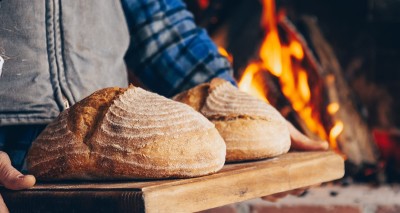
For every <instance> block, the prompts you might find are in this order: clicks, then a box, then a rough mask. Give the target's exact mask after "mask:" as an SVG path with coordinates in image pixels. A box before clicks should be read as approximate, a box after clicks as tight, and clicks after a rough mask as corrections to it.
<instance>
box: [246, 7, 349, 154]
mask: <svg viewBox="0 0 400 213" xmlns="http://www.w3.org/2000/svg"><path fill="white" fill-rule="evenodd" d="M262 2H263V15H262V25H263V26H262V27H263V28H264V29H265V31H266V35H265V37H264V40H263V42H262V44H261V47H260V50H259V61H257V62H252V63H250V64H249V65H248V66H247V68H246V69H245V71H244V73H243V75H242V78H241V80H240V81H239V88H240V89H241V90H243V91H245V92H248V93H250V94H252V95H254V96H255V97H258V98H260V99H262V100H264V101H266V102H268V100H267V94H268V91H265V87H264V86H263V85H264V83H263V82H259V81H257V80H256V79H255V78H254V76H255V74H257V73H259V72H266V71H268V72H270V73H271V74H272V75H274V76H276V77H278V78H279V83H280V86H281V89H282V93H283V94H284V95H285V97H286V98H287V99H288V100H289V101H290V103H291V105H292V108H293V109H294V110H295V111H296V112H297V114H298V115H299V116H300V117H301V118H302V120H304V122H305V124H306V126H307V127H308V128H309V129H310V130H311V131H312V132H313V133H315V134H316V135H318V136H319V137H320V138H322V139H324V140H329V141H330V143H331V146H332V147H333V148H336V147H337V144H336V139H337V137H338V136H339V135H340V133H341V132H342V130H343V128H344V127H343V123H342V122H340V121H337V122H336V123H335V124H334V125H333V127H332V129H330V130H328V129H326V128H325V127H324V125H323V124H322V120H321V116H320V115H319V112H318V111H317V110H318V109H316V107H315V106H313V105H312V103H311V99H312V92H311V89H310V86H309V85H310V84H309V76H308V73H307V71H306V70H305V68H303V67H302V62H303V60H304V58H305V53H304V49H303V46H302V44H301V42H299V41H298V40H296V39H295V38H294V37H293V36H290V35H287V37H288V39H285V41H282V40H281V39H280V37H279V32H278V22H277V19H278V16H277V15H276V12H275V1H273V0H263V1H262ZM338 110H339V104H338V103H331V104H329V105H328V106H327V111H328V112H329V113H330V114H331V115H334V114H335V113H336V112H337V111H338Z"/></svg>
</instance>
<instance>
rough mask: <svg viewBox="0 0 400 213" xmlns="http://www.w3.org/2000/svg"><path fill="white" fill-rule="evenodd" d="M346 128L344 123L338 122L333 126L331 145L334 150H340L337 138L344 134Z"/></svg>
mask: <svg viewBox="0 0 400 213" xmlns="http://www.w3.org/2000/svg"><path fill="white" fill-rule="evenodd" d="M343 128H344V125H343V122H341V121H336V123H335V125H333V127H332V129H331V131H330V132H329V142H330V144H331V147H332V149H334V150H338V145H337V142H336V139H337V137H338V136H339V135H340V133H342V131H343Z"/></svg>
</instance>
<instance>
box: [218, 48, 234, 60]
mask: <svg viewBox="0 0 400 213" xmlns="http://www.w3.org/2000/svg"><path fill="white" fill-rule="evenodd" d="M218 53H219V54H221V55H222V56H224V57H225V58H226V59H228V61H229V62H231V63H232V62H233V56H232V55H231V54H229V53H228V51H226V49H225V48H223V47H218Z"/></svg>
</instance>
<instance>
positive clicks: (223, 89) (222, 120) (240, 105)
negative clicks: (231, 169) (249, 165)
mask: <svg viewBox="0 0 400 213" xmlns="http://www.w3.org/2000/svg"><path fill="white" fill-rule="evenodd" d="M174 100H176V101H180V102H182V103H185V104H188V105H190V106H192V107H193V108H194V109H195V110H197V111H199V112H201V113H202V114H203V115H204V116H206V117H207V118H208V119H209V120H210V121H211V122H213V123H214V124H215V125H216V126H215V127H216V128H217V129H218V131H219V133H220V134H221V136H222V137H223V138H224V140H225V142H226V146H227V153H226V161H227V162H236V161H246V160H256V159H263V158H268V157H274V156H277V155H280V154H283V153H286V152H288V151H289V148H290V135H289V130H288V127H287V123H286V120H285V119H284V118H283V117H282V116H281V114H280V113H279V112H278V111H277V110H276V109H275V108H273V107H272V106H271V105H269V104H267V103H265V102H263V101H261V100H258V99H256V98H254V97H252V96H250V95H248V94H247V93H244V92H242V91H239V90H238V89H237V88H236V87H234V86H233V85H231V84H230V83H229V82H227V81H225V80H223V79H219V78H216V79H213V80H212V81H211V82H210V83H206V84H201V85H199V86H197V87H194V88H192V89H190V90H188V91H185V92H183V93H180V94H178V95H176V96H175V97H174Z"/></svg>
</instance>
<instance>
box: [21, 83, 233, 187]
mask: <svg viewBox="0 0 400 213" xmlns="http://www.w3.org/2000/svg"><path fill="white" fill-rule="evenodd" d="M225 150H226V147H225V143H224V141H223V139H222V138H221V136H220V135H219V133H218V131H217V130H216V129H215V127H214V124H212V123H211V122H209V121H208V120H207V119H206V118H204V117H203V116H202V115H201V114H200V113H198V112H196V111H195V110H193V109H192V108H190V107H188V106H187V105H184V104H181V103H178V102H175V101H172V100H169V99H167V98H164V97H162V96H159V95H157V94H154V93H150V92H147V91H145V90H143V89H140V88H136V87H129V88H128V89H121V88H106V89H102V90H99V91H97V92H95V93H93V94H92V95H90V96H89V97H87V98H85V99H83V100H82V101H80V102H78V103H77V104H75V105H74V106H72V107H71V108H69V109H68V110H66V111H64V112H62V113H61V114H60V116H59V117H58V118H57V119H56V120H55V121H54V122H52V123H51V124H49V125H48V126H47V127H46V129H45V130H44V131H43V132H42V133H41V134H40V135H39V137H38V138H37V139H36V140H35V141H34V142H33V144H32V147H31V149H30V150H29V153H28V157H27V163H28V170H29V171H30V172H31V173H32V174H34V175H35V176H36V177H37V178H38V179H39V180H66V179H88V180H116V179H156V178H171V177H178V178H183V177H196V176H202V175H207V174H211V173H214V172H216V171H218V170H219V169H221V168H222V166H223V164H224V161H225V152H226V151H225Z"/></svg>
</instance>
